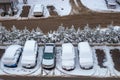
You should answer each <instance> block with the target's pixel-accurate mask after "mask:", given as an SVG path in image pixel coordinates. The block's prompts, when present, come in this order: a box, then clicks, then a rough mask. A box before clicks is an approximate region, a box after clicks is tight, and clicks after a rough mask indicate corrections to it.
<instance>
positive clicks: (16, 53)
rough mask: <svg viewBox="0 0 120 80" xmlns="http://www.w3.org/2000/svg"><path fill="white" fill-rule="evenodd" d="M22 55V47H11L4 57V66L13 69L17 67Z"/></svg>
mask: <svg viewBox="0 0 120 80" xmlns="http://www.w3.org/2000/svg"><path fill="white" fill-rule="evenodd" d="M21 53H22V46H20V45H11V46H9V47H8V48H7V49H6V51H5V53H4V55H3V57H2V62H3V64H4V66H7V67H11V68H12V67H17V64H18V61H19V58H20V55H21Z"/></svg>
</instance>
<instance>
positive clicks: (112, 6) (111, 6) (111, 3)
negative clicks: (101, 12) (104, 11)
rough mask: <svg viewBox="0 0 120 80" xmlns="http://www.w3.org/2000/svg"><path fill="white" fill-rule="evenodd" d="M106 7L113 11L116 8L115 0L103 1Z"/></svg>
mask: <svg viewBox="0 0 120 80" xmlns="http://www.w3.org/2000/svg"><path fill="white" fill-rule="evenodd" d="M105 2H106V5H107V7H108V8H109V9H115V8H116V5H117V4H116V0H105Z"/></svg>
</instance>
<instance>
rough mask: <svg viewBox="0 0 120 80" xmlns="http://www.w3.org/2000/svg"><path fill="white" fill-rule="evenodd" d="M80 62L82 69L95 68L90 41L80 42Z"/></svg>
mask: <svg viewBox="0 0 120 80" xmlns="http://www.w3.org/2000/svg"><path fill="white" fill-rule="evenodd" d="M78 52H79V64H80V67H81V68H82V69H92V68H93V53H92V50H91V47H90V45H89V43H88V42H80V43H79V44H78Z"/></svg>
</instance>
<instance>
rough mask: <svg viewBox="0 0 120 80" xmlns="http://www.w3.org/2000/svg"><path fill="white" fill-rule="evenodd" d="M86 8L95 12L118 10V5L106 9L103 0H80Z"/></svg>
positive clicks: (119, 7) (119, 6)
mask: <svg viewBox="0 0 120 80" xmlns="http://www.w3.org/2000/svg"><path fill="white" fill-rule="evenodd" d="M81 2H82V4H83V5H84V6H86V7H87V8H89V9H91V10H93V11H97V12H112V11H113V12H120V5H118V4H117V7H116V9H108V8H107V5H106V2H105V0H81Z"/></svg>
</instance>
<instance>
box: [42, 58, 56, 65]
mask: <svg viewBox="0 0 120 80" xmlns="http://www.w3.org/2000/svg"><path fill="white" fill-rule="evenodd" d="M42 64H43V65H52V64H54V59H50V60H47V59H43V61H42Z"/></svg>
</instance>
